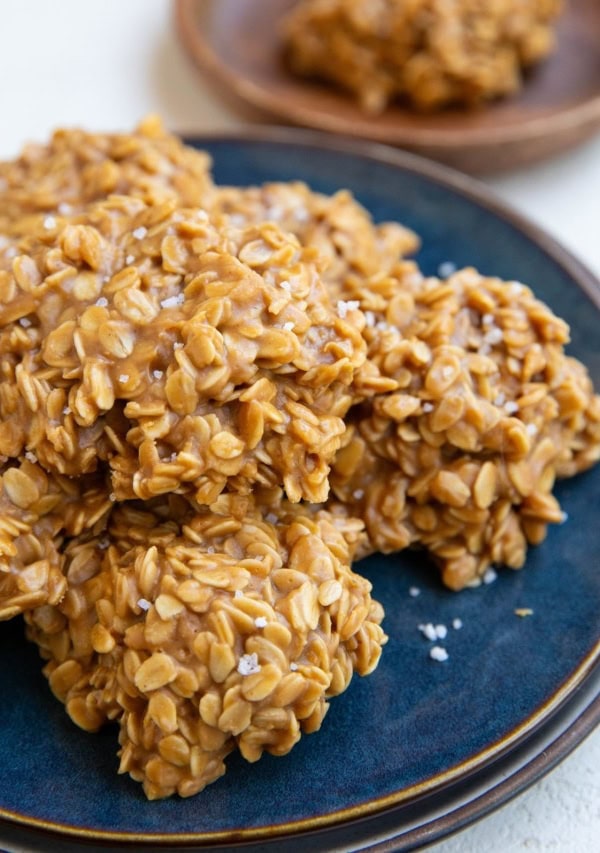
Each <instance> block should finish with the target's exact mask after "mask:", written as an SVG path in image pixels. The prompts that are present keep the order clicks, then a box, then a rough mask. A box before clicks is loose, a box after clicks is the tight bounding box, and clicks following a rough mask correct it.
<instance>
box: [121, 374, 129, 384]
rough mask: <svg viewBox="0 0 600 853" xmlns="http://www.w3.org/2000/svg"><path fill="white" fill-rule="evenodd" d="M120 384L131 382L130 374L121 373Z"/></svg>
mask: <svg viewBox="0 0 600 853" xmlns="http://www.w3.org/2000/svg"><path fill="white" fill-rule="evenodd" d="M119 382H129V374H128V373H120V374H119Z"/></svg>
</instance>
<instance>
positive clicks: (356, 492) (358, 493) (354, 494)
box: [352, 489, 365, 501]
mask: <svg viewBox="0 0 600 853" xmlns="http://www.w3.org/2000/svg"><path fill="white" fill-rule="evenodd" d="M364 496H365V492H364V489H355V490H354V491H353V492H352V497H353V498H354V500H355V501H359V500H361V499H362V498H364Z"/></svg>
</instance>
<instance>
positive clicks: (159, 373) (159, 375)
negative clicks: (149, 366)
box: [152, 370, 164, 379]
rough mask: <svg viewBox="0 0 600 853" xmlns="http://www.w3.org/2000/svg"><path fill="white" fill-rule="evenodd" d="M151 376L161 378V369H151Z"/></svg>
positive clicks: (162, 374)
mask: <svg viewBox="0 0 600 853" xmlns="http://www.w3.org/2000/svg"><path fill="white" fill-rule="evenodd" d="M152 376H154V378H155V379H162V378H163V376H164V373H163V371H162V370H153V371H152Z"/></svg>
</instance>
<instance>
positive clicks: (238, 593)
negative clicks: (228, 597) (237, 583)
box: [233, 589, 244, 598]
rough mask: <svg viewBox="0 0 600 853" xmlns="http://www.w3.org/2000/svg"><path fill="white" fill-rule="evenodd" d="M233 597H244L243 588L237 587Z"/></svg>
mask: <svg viewBox="0 0 600 853" xmlns="http://www.w3.org/2000/svg"><path fill="white" fill-rule="evenodd" d="M233 597H234V598H243V597H244V593H243V592H242V590H241V589H236V591H235V592H234V593H233Z"/></svg>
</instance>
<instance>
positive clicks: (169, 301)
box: [160, 293, 185, 308]
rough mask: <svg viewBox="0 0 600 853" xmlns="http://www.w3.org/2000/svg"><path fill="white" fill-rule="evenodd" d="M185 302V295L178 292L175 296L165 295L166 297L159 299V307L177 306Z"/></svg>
mask: <svg viewBox="0 0 600 853" xmlns="http://www.w3.org/2000/svg"><path fill="white" fill-rule="evenodd" d="M184 302H185V296H184V295H183V293H178V294H177V296H167V298H166V299H162V300H161V303H160V305H161V308H177V306H178V305H183V303H184Z"/></svg>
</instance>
